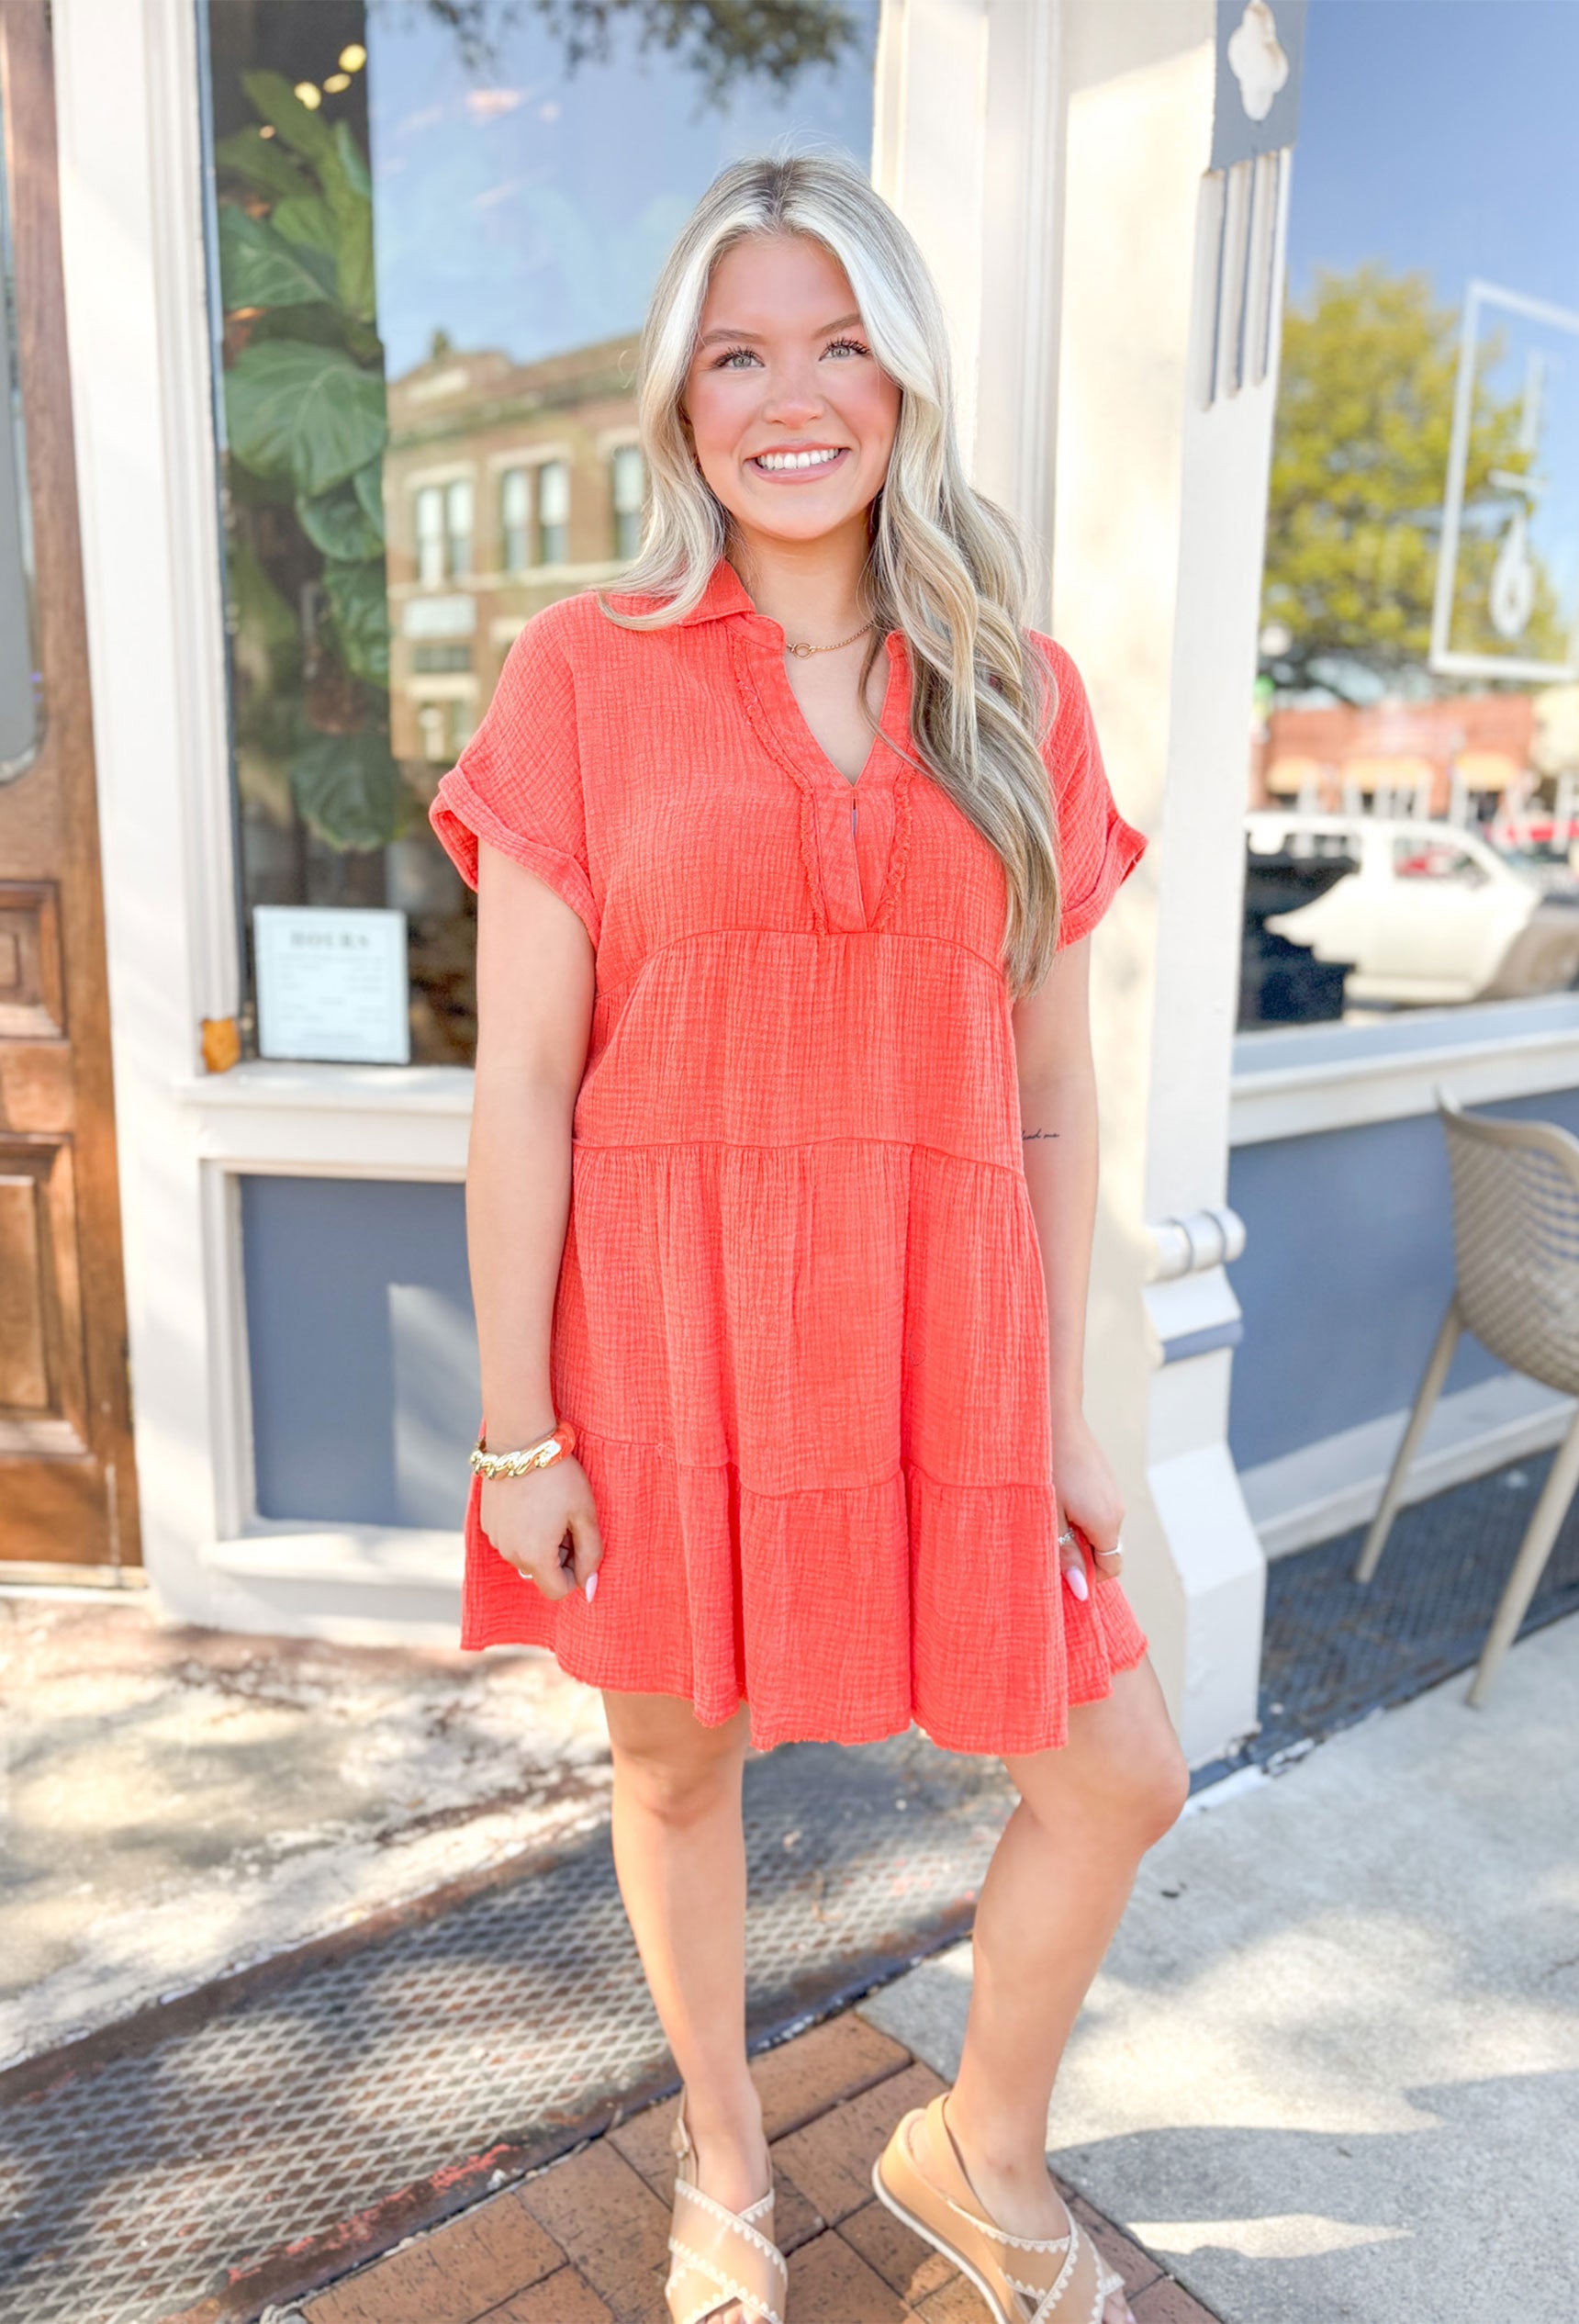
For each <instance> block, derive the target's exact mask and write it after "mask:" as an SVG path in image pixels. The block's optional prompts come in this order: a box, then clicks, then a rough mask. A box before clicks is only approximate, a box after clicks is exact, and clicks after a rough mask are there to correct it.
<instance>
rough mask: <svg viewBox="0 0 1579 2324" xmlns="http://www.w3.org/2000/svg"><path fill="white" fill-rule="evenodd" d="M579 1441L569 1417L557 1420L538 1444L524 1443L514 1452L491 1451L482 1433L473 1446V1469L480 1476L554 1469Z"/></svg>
mask: <svg viewBox="0 0 1579 2324" xmlns="http://www.w3.org/2000/svg"><path fill="white" fill-rule="evenodd" d="M575 1443H576V1431H575V1430H574V1429H573V1428H572V1427H571V1425H570V1423H569V1421H568V1420H559V1421H556V1422H555V1424H554V1427H553V1428H552V1429H551V1430H550V1431H549V1432H548V1434H547V1435H546V1436H540V1437H539V1438H538V1440H537V1442H536V1443H535V1444H523V1445H521V1447H520V1448H519V1449H518V1450H517V1451H515V1452H513V1453H490V1452H489V1451H488V1449H487V1445H486V1444H485V1443H484V1442H483V1440H482V1438H481V1437H480V1436H479V1437H478V1439H477V1441H476V1443H475V1444H474V1445H473V1447H472V1468H473V1471H474V1473H475V1474H476V1476H486V1477H494V1476H531V1474H532V1470H533V1469H536V1468H550V1467H552V1466H553V1465H554V1462H555V1461H558V1460H563V1459H564V1457H565V1455H566V1453H568V1452H570V1451H572V1450H573V1448H574V1446H575Z"/></svg>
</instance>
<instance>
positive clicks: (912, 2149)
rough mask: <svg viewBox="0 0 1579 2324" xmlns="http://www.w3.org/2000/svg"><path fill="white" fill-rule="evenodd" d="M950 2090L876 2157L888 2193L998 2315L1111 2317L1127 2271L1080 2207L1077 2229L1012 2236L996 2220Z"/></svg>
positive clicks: (1028, 2319) (1060, 2320)
mask: <svg viewBox="0 0 1579 2324" xmlns="http://www.w3.org/2000/svg"><path fill="white" fill-rule="evenodd" d="M947 2095H948V2093H947V2092H946V2091H944V2092H943V2093H942V2094H941V2095H940V2096H938V2097H936V2098H935V2099H934V2100H933V2101H932V2104H931V2105H929V2106H918V2107H916V2108H915V2109H914V2110H913V2112H912V2113H910V2114H907V2115H906V2116H904V2118H903V2120H902V2121H901V2123H900V2124H899V2127H898V2128H897V2129H896V2130H895V2131H894V2134H893V2136H892V2138H891V2139H890V2140H889V2142H888V2145H887V2146H886V2147H885V2148H884V2149H883V2151H882V2153H881V2154H880V2155H879V2157H878V2160H877V2161H876V2162H875V2163H874V2164H873V2165H872V2185H873V2187H874V2188H875V2189H876V2191H877V2195H878V2199H879V2202H881V2203H885V2204H886V2205H887V2206H888V2207H889V2209H890V2211H891V2212H892V2213H893V2215H894V2217H896V2218H898V2219H902V2220H903V2221H904V2223H905V2225H906V2227H908V2228H913V2229H914V2230H915V2232H916V2234H917V2235H919V2236H920V2237H921V2238H922V2239H923V2240H924V2241H925V2242H927V2243H930V2244H931V2245H932V2247H933V2249H934V2250H935V2251H941V2252H942V2253H943V2256H944V2258H945V2259H946V2260H952V2261H953V2262H954V2264H955V2266H956V2267H957V2269H958V2270H959V2272H960V2273H961V2274H962V2275H964V2276H967V2277H968V2278H969V2281H970V2282H971V2283H972V2284H974V2285H975V2286H976V2289H977V2290H978V2291H979V2292H980V2295H981V2297H982V2298H983V2299H984V2300H985V2301H986V2303H987V2308H988V2312H989V2314H990V2315H991V2318H992V2324H1102V2312H1103V2308H1104V2307H1106V2305H1107V2303H1108V2301H1109V2300H1110V2299H1111V2298H1112V2297H1113V2296H1114V2293H1115V2292H1122V2291H1123V2289H1124V2279H1123V2277H1122V2276H1119V2275H1115V2274H1114V2272H1113V2270H1112V2269H1111V2268H1110V2267H1109V2266H1108V2264H1107V2262H1106V2261H1105V2260H1104V2259H1103V2256H1102V2253H1101V2252H1100V2251H1098V2250H1097V2248H1096V2245H1095V2244H1094V2243H1093V2242H1092V2240H1091V2238H1090V2236H1089V2235H1086V2234H1083V2233H1082V2232H1081V2227H1080V2223H1079V2221H1078V2220H1077V2219H1076V2218H1075V2217H1073V2215H1072V2214H1071V2215H1070V2217H1069V2233H1068V2235H1060V2236H1051V2237H1046V2236H1044V2237H1040V2238H1036V2237H1032V2236H1025V2235H1010V2234H1008V2233H1006V2232H1005V2230H1004V2229H1002V2228H1000V2227H995V2226H994V2225H993V2223H992V2221H991V2219H990V2218H988V2217H987V2216H986V2213H985V2211H984V2210H983V2208H982V2206H981V2200H980V2196H979V2195H977V2193H976V2190H975V2188H974V2187H973V2186H972V2185H971V2184H970V2181H969V2178H968V2177H967V2175H966V2171H965V2165H964V2163H963V2162H962V2161H960V2158H959V2150H958V2148H957V2146H956V2145H955V2143H954V2134H953V2132H952V2131H951V2130H950V2129H949V2128H948V2125H947V2123H946V2121H945V2120H944V2118H943V2106H944V2100H945V2099H946V2097H947Z"/></svg>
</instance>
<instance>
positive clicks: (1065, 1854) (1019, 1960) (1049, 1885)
mask: <svg viewBox="0 0 1579 2324" xmlns="http://www.w3.org/2000/svg"><path fill="white" fill-rule="evenodd" d="M1005 1765H1006V1766H1007V1768H1008V1769H1009V1772H1010V1774H1011V1776H1012V1777H1013V1780H1014V1783H1015V1785H1016V1787H1017V1789H1018V1791H1019V1793H1020V1803H1019V1805H1018V1806H1017V1807H1016V1808H1015V1810H1014V1813H1013V1815H1012V1816H1011V1817H1010V1818H1009V1821H1008V1824H1006V1826H1005V1827H1004V1831H1003V1835H1002V1838H1001V1839H1000V1841H999V1843H998V1847H997V1849H996V1851H995V1853H994V1855H993V1858H992V1862H991V1866H990V1867H989V1869H988V1873H987V1878H986V1880H985V1881H984V1882H983V1884H982V1889H981V1901H980V1905H979V1906H978V1908H977V1913H976V1935H975V1945H974V1954H975V1976H974V1982H973V1985H972V1990H971V1997H970V2013H969V2020H968V2022H967V2026H966V2033H965V2048H964V2052H963V2055H962V2057H961V2059H960V2063H959V2073H958V2077H957V2081H956V2083H955V2085H954V2089H953V2092H952V2094H950V2097H949V2100H948V2105H947V2110H946V2119H947V2123H948V2127H949V2128H950V2129H951V2130H952V2131H953V2133H954V2135H955V2139H956V2141H957V2145H958V2148H959V2151H960V2155H961V2159H962V2160H963V2161H964V2163H965V2167H966V2170H967V2172H969V2177H970V2180H971V2183H972V2184H973V2185H974V2186H975V2188H976V2191H977V2193H978V2194H979V2195H980V2197H981V2200H982V2202H983V2203H984V2204H985V2205H986V2206H987V2209H988V2212H989V2214H990V2216H991V2217H992V2218H993V2219H995V2220H996V2221H997V2223H998V2225H999V2226H1000V2227H1002V2228H1005V2229H1008V2231H1009V2233H1010V2234H1012V2235H1030V2236H1047V2235H1062V2234H1063V2233H1064V2232H1065V2226H1066V2215H1065V2212H1064V2206H1063V2205H1062V2203H1061V2202H1060V2200H1059V2198H1058V2193H1057V2191H1056V2189H1055V2188H1054V2186H1053V2184H1052V2181H1051V2179H1050V2177H1049V2176H1048V2173H1047V2107H1048V2104H1049V2102H1050V2100H1051V2097H1052V2090H1053V2081H1054V2077H1055V2076H1056V2074H1057V2072H1058V2062H1059V2060H1060V2059H1061V2058H1062V2056H1063V2053H1064V2046H1065V2044H1066V2042H1067V2041H1068V2039H1069V2031H1070V2028H1071V2027H1072V2026H1073V2024H1074V2021H1075V2016H1076V2014H1077V2013H1078V2011H1079V2009H1080V2006H1081V2002H1082V2001H1083V1999H1084V1998H1085V1992H1086V1988H1087V1986H1088V1985H1089V1984H1090V1983H1091V1981H1092V1978H1093V1977H1094V1976H1095V1974H1096V1971H1097V1969H1098V1967H1099V1966H1100V1964H1101V1961H1102V1958H1103V1954H1104V1953H1105V1952H1106V1950H1107V1948H1108V1945H1109V1943H1110V1941H1111V1939H1112V1937H1113V1933H1114V1929H1116V1927H1117V1926H1118V1924H1119V1920H1120V1918H1121V1916H1122V1914H1123V1912H1124V1908H1125V1903H1127V1901H1128V1898H1129V1892H1130V1889H1131V1887H1132V1886H1133V1884H1134V1881H1135V1875H1136V1871H1137V1868H1138V1866H1139V1863H1140V1859H1141V1858H1142V1857H1143V1856H1144V1855H1145V1853H1146V1851H1147V1849H1148V1847H1150V1846H1151V1845H1152V1843H1153V1842H1154V1841H1155V1840H1159V1839H1160V1838H1161V1836H1162V1835H1163V1833H1164V1832H1166V1831H1167V1830H1168V1828H1169V1826H1170V1824H1172V1823H1173V1822H1174V1821H1175V1820H1176V1818H1177V1816H1178V1814H1179V1811H1180V1809H1181V1807H1182V1805H1183V1803H1184V1798H1185V1794H1186V1791H1187V1790H1188V1777H1187V1775H1186V1772H1185V1768H1184V1762H1183V1757H1182V1755H1181V1752H1180V1749H1179V1746H1178V1743H1177V1741H1176V1740H1175V1738H1174V1734H1173V1729H1172V1726H1171V1724H1170V1721H1169V1718H1168V1713H1167V1711H1166V1708H1165V1707H1164V1704H1163V1701H1162V1695H1161V1690H1160V1689H1159V1686H1158V1684H1157V1679H1156V1677H1155V1675H1154V1674H1153V1672H1152V1669H1151V1667H1150V1665H1149V1663H1143V1664H1141V1665H1140V1667H1138V1668H1137V1669H1135V1670H1127V1671H1120V1672H1119V1673H1118V1674H1117V1676H1116V1677H1115V1678H1114V1686H1113V1692H1112V1693H1111V1694H1110V1695H1109V1696H1108V1698H1107V1700H1106V1701H1104V1702H1093V1703H1084V1704H1081V1705H1080V1706H1079V1707H1078V1708H1076V1709H1075V1710H1073V1711H1071V1712H1070V1714H1069V1742H1068V1744H1067V1745H1066V1746H1065V1747H1064V1748H1063V1749H1062V1750H1061V1751H1040V1752H1037V1753H1036V1754H1035V1755H1034V1756H1032V1757H1027V1758H1016V1759H1009V1760H1006V1761H1005ZM1127 2315H1128V2309H1127V2307H1126V2305H1125V2300H1124V2297H1123V2295H1122V2294H1115V2295H1114V2298H1113V2299H1112V2300H1111V2301H1110V2302H1109V2304H1108V2307H1107V2309H1106V2311H1105V2315H1104V2324H1124V2319H1125V2318H1126V2316H1127Z"/></svg>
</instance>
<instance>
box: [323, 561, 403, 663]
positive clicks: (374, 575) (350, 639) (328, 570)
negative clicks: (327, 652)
mask: <svg viewBox="0 0 1579 2324" xmlns="http://www.w3.org/2000/svg"><path fill="white" fill-rule="evenodd" d="M323 586H324V588H325V589H327V591H328V592H329V603H330V612H332V613H333V615H334V629H335V635H336V636H337V638H338V639H339V641H340V651H341V655H342V658H343V660H344V663H345V667H346V668H347V669H348V670H349V671H350V672H351V674H352V676H353V678H362V679H366V681H367V683H368V684H369V685H370V686H387V685H388V683H389V598H388V583H387V580H386V577H385V572H384V559H383V557H382V556H376V557H364V558H361V559H359V560H358V562H357V563H355V564H342V563H341V561H340V560H339V559H338V558H333V559H331V560H330V562H329V563H328V564H326V565H325V567H324V568H323Z"/></svg>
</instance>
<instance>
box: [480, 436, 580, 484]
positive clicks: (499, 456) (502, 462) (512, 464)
mask: <svg viewBox="0 0 1579 2324" xmlns="http://www.w3.org/2000/svg"><path fill="white" fill-rule="evenodd" d="M548 460H567V461H568V462H569V463H570V465H571V466H572V467H574V466H575V465H576V447H575V445H574V444H572V443H544V442H537V443H530V444H518V445H517V446H515V447H514V449H513V450H511V451H509V452H490V453H489V454H488V455H487V473H488V474H489V476H490V477H497V476H498V475H500V474H501V473H502V472H503V471H504V470H505V469H506V468H541V467H542V466H543V464H544V462H545V461H548Z"/></svg>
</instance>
